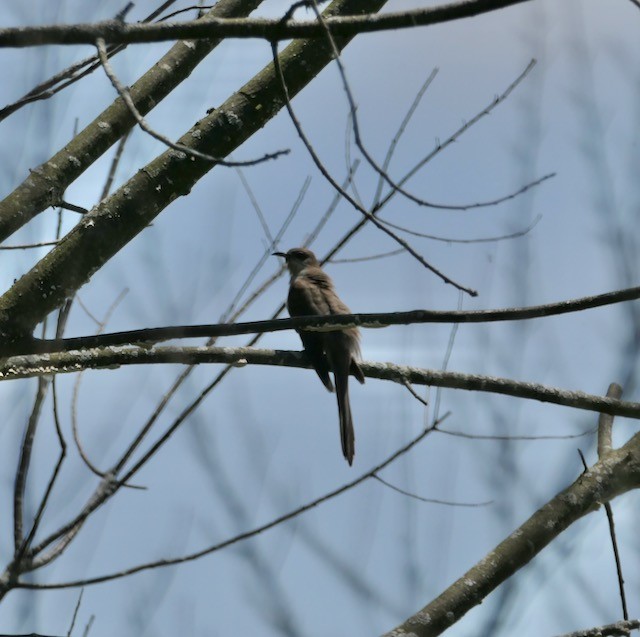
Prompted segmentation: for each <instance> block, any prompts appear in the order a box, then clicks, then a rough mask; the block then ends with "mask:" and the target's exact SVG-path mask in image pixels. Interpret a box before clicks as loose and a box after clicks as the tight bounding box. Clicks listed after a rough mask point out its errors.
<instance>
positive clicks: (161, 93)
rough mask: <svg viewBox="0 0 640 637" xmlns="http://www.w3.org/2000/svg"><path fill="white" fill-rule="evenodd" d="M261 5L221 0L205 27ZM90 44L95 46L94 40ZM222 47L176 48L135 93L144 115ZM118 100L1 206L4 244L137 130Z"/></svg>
mask: <svg viewBox="0 0 640 637" xmlns="http://www.w3.org/2000/svg"><path fill="white" fill-rule="evenodd" d="M260 2H261V0H219V2H218V3H217V4H216V6H215V7H214V8H213V9H212V10H211V11H209V12H208V13H207V14H206V15H205V16H203V18H201V20H200V21H201V23H204V22H205V21H207V20H210V19H213V18H215V17H226V16H229V17H232V16H244V15H248V14H249V13H251V11H253V10H254V9H255V8H256V7H257V6H258V5H259V4H260ZM92 44H95V40H94V42H93V43H92ZM218 44H220V40H219V39H216V40H199V41H197V42H177V43H176V44H175V45H174V46H173V47H171V49H170V50H169V51H168V52H167V53H166V54H165V55H163V56H162V57H161V58H160V59H159V60H158V62H157V63H156V64H154V65H153V66H152V67H151V68H150V69H149V70H148V71H147V72H146V73H145V74H144V75H143V76H142V77H141V78H140V79H139V80H138V81H137V82H135V84H134V85H133V86H132V87H131V97H132V99H133V102H134V104H135V105H136V108H137V109H138V111H139V112H140V113H141V114H142V115H145V114H146V113H148V112H149V111H151V109H153V108H154V107H155V106H156V105H157V104H159V103H160V102H161V101H162V100H163V99H164V98H165V97H166V96H167V95H169V93H171V91H173V89H175V88H176V87H177V86H179V85H180V84H181V83H182V82H183V81H184V80H186V79H187V78H188V77H189V75H190V74H191V72H192V71H193V70H194V69H195V67H196V66H197V65H198V64H199V63H200V62H202V60H204V59H205V57H206V56H207V55H209V53H211V52H212V51H213V50H214V49H215V48H216V47H217V46H218ZM135 123H136V122H135V119H134V118H133V116H132V115H131V113H130V112H129V109H128V108H127V106H126V104H124V102H123V101H122V100H120V99H118V100H116V101H115V102H114V103H113V104H111V106H109V107H108V108H107V109H105V110H104V111H103V112H102V113H100V115H98V117H96V118H95V119H94V120H93V122H91V123H90V124H89V125H88V126H87V127H86V128H85V129H84V130H82V131H81V132H80V133H79V134H78V135H75V136H74V138H73V139H72V140H71V141H70V142H69V143H68V144H67V145H66V146H65V147H64V148H62V149H61V150H60V151H58V152H57V153H56V154H55V155H54V156H53V157H51V159H49V160H48V161H46V162H44V163H43V164H42V165H40V166H38V167H37V168H35V169H34V170H32V171H31V173H30V175H29V177H28V178H27V179H26V180H25V181H24V182H23V183H22V184H20V186H18V187H17V188H16V189H15V190H14V191H13V192H12V193H11V194H9V195H8V196H7V197H5V199H4V200H3V201H1V202H0V242H3V241H5V240H6V238H7V237H9V236H10V235H11V234H12V233H14V232H15V231H16V230H18V229H19V228H21V227H22V226H23V225H25V224H26V223H28V222H29V221H30V220H31V219H33V218H34V217H35V216H36V215H37V214H38V213H40V212H42V211H43V210H45V209H46V208H48V207H49V206H52V205H58V203H59V200H60V198H61V197H62V194H63V193H64V191H65V190H66V189H67V188H68V186H69V185H70V184H72V183H73V182H74V181H75V180H76V179H77V178H78V177H79V176H80V175H82V173H84V171H85V170H87V169H88V168H89V167H90V166H91V165H92V164H93V163H94V162H95V161H97V160H98V159H99V158H100V157H101V156H102V155H103V154H104V153H105V152H106V151H107V150H109V148H111V146H112V145H113V144H115V143H116V142H117V141H118V140H119V139H120V138H121V137H122V136H123V135H124V134H126V133H127V132H128V131H129V130H131V128H133V126H134V125H135Z"/></svg>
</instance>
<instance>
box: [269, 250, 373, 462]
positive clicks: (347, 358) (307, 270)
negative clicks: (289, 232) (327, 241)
mask: <svg viewBox="0 0 640 637" xmlns="http://www.w3.org/2000/svg"><path fill="white" fill-rule="evenodd" d="M273 255H274V256H278V257H283V258H284V260H285V262H286V264H287V268H288V270H289V273H290V274H291V280H290V282H289V294H288V296H287V310H288V311H289V315H290V316H292V317H296V316H332V315H336V314H351V311H350V310H349V308H348V307H347V306H346V305H345V304H344V303H343V302H342V301H341V300H340V297H339V296H338V295H337V294H336V290H335V287H334V285H333V281H332V280H331V277H330V276H329V275H328V274H327V273H326V272H325V271H324V270H323V269H322V268H321V267H320V263H319V262H318V259H317V258H316V255H315V254H314V253H313V252H312V251H311V250H309V249H307V248H292V249H291V250H289V251H288V252H274V253H273ZM296 331H297V332H298V334H299V335H300V339H301V340H302V345H303V347H304V353H305V355H306V356H307V358H308V359H309V362H310V363H311V364H312V365H313V368H314V369H315V370H316V373H317V374H318V376H319V378H320V380H321V381H322V384H323V385H324V386H325V387H326V388H327V390H329V391H330V392H333V391H334V385H333V383H332V382H331V378H330V377H329V372H332V373H333V381H334V382H335V392H336V397H337V399H338V416H339V419H340V442H341V444H342V453H343V455H344V457H345V459H346V460H347V462H348V463H349V466H351V465H352V464H353V457H354V455H355V433H354V429H353V418H352V416H351V404H350V402H349V374H353V375H354V376H355V377H356V378H357V380H358V381H360V383H364V373H363V372H362V369H361V368H360V365H359V360H360V331H359V330H358V328H356V327H349V328H346V329H344V330H338V331H331V332H312V331H308V330H307V331H305V330H296Z"/></svg>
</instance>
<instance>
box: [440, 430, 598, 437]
mask: <svg viewBox="0 0 640 637" xmlns="http://www.w3.org/2000/svg"><path fill="white" fill-rule="evenodd" d="M436 431H438V432H440V433H441V434H446V435H447V436H455V437H457V438H468V439H470V440H571V439H574V438H582V437H584V436H589V435H591V434H594V433H595V432H596V431H597V427H594V428H592V429H588V430H587V431H583V432H582V433H579V434H566V435H564V436H562V435H548V436H496V435H482V434H470V433H466V432H464V431H451V430H450V429H436Z"/></svg>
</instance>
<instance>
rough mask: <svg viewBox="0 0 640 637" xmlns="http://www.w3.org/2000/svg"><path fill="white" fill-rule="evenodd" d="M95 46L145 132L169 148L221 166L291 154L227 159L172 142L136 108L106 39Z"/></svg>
mask: <svg viewBox="0 0 640 637" xmlns="http://www.w3.org/2000/svg"><path fill="white" fill-rule="evenodd" d="M95 46H96V48H97V50H98V56H99V58H100V63H101V64H102V68H103V69H104V72H105V73H106V75H107V77H108V78H109V81H110V82H111V84H112V85H113V88H115V89H116V91H117V92H118V95H120V97H121V98H122V101H123V102H124V103H125V104H126V106H127V108H128V109H129V111H130V113H131V115H132V116H133V118H134V119H135V120H136V122H138V125H139V126H140V128H141V129H142V130H143V131H144V132H145V133H147V134H149V135H151V137H153V138H155V139H157V140H158V141H160V142H162V143H163V144H165V145H166V146H168V147H169V148H173V149H174V150H177V151H179V152H181V153H184V154H185V155H187V156H189V157H196V158H198V159H203V160H205V161H210V162H213V163H216V164H218V165H220V166H255V165H257V164H261V163H263V162H265V161H269V160H271V159H276V158H278V157H280V156H282V155H288V154H289V149H284V150H277V151H275V152H273V153H266V154H264V155H263V156H262V157H259V158H257V159H249V160H246V161H226V160H224V159H222V158H221V157H213V156H212V155H208V154H206V153H202V152H200V151H199V150H196V149H195V148H191V147H189V146H185V145H184V144H177V143H175V142H172V141H171V140H170V139H169V138H168V137H165V136H164V135H161V134H160V133H158V132H157V131H155V130H154V129H153V128H151V126H149V124H147V122H146V120H145V119H144V117H142V115H141V114H140V111H139V110H138V109H137V108H136V105H135V104H134V103H133V99H132V98H131V93H130V92H129V89H128V88H127V87H126V86H123V85H122V84H121V83H120V80H119V79H118V77H117V76H116V74H115V73H114V72H113V69H112V68H111V65H110V64H109V58H108V56H107V49H106V44H105V41H104V39H102V38H98V39H97V40H96V42H95Z"/></svg>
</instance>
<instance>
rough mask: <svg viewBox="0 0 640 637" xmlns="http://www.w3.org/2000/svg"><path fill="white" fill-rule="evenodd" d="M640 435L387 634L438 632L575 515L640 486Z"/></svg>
mask: <svg viewBox="0 0 640 637" xmlns="http://www.w3.org/2000/svg"><path fill="white" fill-rule="evenodd" d="M639 454H640V434H636V435H635V436H634V437H633V438H631V440H630V441H629V442H628V443H627V444H626V445H625V446H624V447H622V449H619V450H614V451H612V452H611V453H610V454H609V455H608V457H607V460H606V461H598V463H597V464H595V465H594V466H593V467H591V468H590V469H589V470H588V471H587V472H586V473H584V474H582V475H580V477H579V478H578V479H577V480H576V481H575V482H574V483H573V484H572V485H571V486H570V487H568V488H567V489H565V490H564V491H562V492H560V493H559V494H558V495H556V496H555V497H554V498H553V499H552V500H550V501H549V502H547V504H545V505H544V506H543V507H542V508H540V509H539V510H538V511H536V512H535V513H534V514H533V515H532V516H531V517H530V518H529V519H528V520H527V521H526V522H525V523H524V524H523V525H522V526H521V527H520V528H518V529H517V530H516V531H514V532H513V533H512V534H511V535H509V537H507V538H506V539H505V540H504V541H503V542H502V543H501V544H499V545H498V546H497V547H496V548H495V549H494V550H493V551H491V552H490V553H489V554H488V555H487V556H485V558H484V559H482V560H481V561H480V562H478V564H476V565H475V566H474V567H473V568H472V569H471V570H469V571H468V572H467V573H465V574H464V575H463V576H462V577H461V578H460V579H459V580H458V581H457V582H455V583H454V584H453V585H452V586H450V587H449V588H448V589H447V590H446V591H444V592H443V593H442V594H441V595H439V596H438V597H437V598H436V599H434V600H433V601H432V602H430V603H429V604H427V606H425V607H424V608H423V609H422V610H420V611H419V612H417V613H416V614H415V615H413V616H412V617H410V618H409V619H408V620H407V621H405V622H404V623H403V624H402V625H401V626H398V627H397V628H395V629H394V630H392V631H391V632H389V633H387V637H391V636H392V635H393V637H401V636H402V635H407V636H408V635H412V636H415V637H435V636H436V635H440V634H442V633H443V632H444V631H445V630H446V629H447V628H449V627H450V626H451V625H452V624H454V623H455V622H457V621H458V620H459V619H461V618H462V617H463V616H464V615H465V613H467V611H469V610H471V609H472V608H473V607H474V606H476V605H478V604H479V603H481V602H482V601H483V600H484V599H485V598H486V597H487V596H488V595H489V594H490V593H491V592H492V591H493V590H495V589H496V588H497V587H498V586H499V585H500V584H501V583H502V582H504V581H505V580H507V579H509V578H510V577H511V576H513V574H514V573H516V572H517V571H518V570H519V569H520V568H522V567H523V566H524V565H525V564H527V563H528V562H529V561H531V560H532V559H533V558H534V557H535V556H536V555H537V554H538V553H540V551H542V549H544V547H546V546H547V545H548V544H549V543H551V542H552V541H553V540H554V539H555V538H556V537H558V536H559V535H560V534H561V533H562V532H563V531H564V530H565V529H567V528H568V527H569V526H571V524H573V523H574V522H575V521H576V520H579V519H580V518H581V517H583V516H585V515H586V514H587V513H590V512H591V511H593V510H595V509H596V508H597V506H598V503H600V502H608V501H609V500H612V499H613V498H615V497H616V496H618V495H621V494H622V493H625V492H627V491H629V490H630V489H633V488H636V487H638V486H639V485H640V463H639V462H638V461H637V458H638V457H639Z"/></svg>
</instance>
